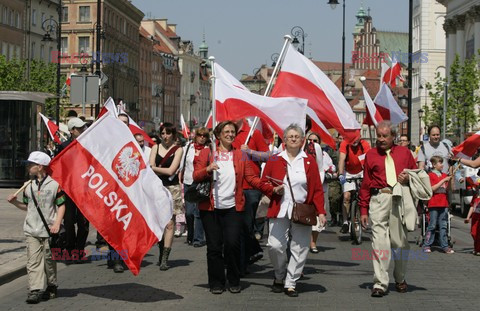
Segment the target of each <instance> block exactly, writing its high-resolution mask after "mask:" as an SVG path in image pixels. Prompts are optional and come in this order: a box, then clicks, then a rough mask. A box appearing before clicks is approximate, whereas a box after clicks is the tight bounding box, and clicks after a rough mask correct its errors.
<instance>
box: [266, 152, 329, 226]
mask: <svg viewBox="0 0 480 311" xmlns="http://www.w3.org/2000/svg"><path fill="white" fill-rule="evenodd" d="M303 163H304V165H305V173H306V174H307V199H306V200H305V202H299V203H305V204H313V205H315V208H316V209H317V214H324V215H325V214H326V212H325V208H324V198H323V187H322V182H321V181H320V173H319V172H318V165H317V162H316V161H315V158H313V157H312V156H311V155H307V158H304V161H303ZM286 169H287V161H286V160H285V159H284V158H282V157H274V158H272V159H270V160H269V161H268V162H267V165H266V166H265V169H264V171H263V175H262V181H268V179H267V176H269V177H272V178H275V179H278V180H283V179H284V178H285V175H286ZM285 191H290V189H289V188H288V185H287V186H286V187H285ZM265 194H266V195H267V196H269V197H270V199H271V201H270V206H269V207H268V212H267V217H268V218H276V217H277V215H278V213H279V212H280V201H281V199H282V196H280V195H277V194H273V192H272V193H271V194H269V193H265Z"/></svg>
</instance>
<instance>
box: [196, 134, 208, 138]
mask: <svg viewBox="0 0 480 311" xmlns="http://www.w3.org/2000/svg"><path fill="white" fill-rule="evenodd" d="M197 136H201V137H205V138H207V137H208V134H197Z"/></svg>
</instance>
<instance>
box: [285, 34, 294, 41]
mask: <svg viewBox="0 0 480 311" xmlns="http://www.w3.org/2000/svg"><path fill="white" fill-rule="evenodd" d="M283 38H284V39H285V40H288V41H292V36H290V35H285V36H283Z"/></svg>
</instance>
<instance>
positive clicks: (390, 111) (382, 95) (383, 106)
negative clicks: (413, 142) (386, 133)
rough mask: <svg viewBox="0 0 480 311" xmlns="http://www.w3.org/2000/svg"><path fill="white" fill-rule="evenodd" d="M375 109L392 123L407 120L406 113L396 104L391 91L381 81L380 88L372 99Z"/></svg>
mask: <svg viewBox="0 0 480 311" xmlns="http://www.w3.org/2000/svg"><path fill="white" fill-rule="evenodd" d="M373 102H374V103H375V107H376V109H377V111H378V112H379V113H380V115H381V116H382V118H383V120H390V122H392V124H393V125H398V124H400V123H402V122H405V121H407V120H408V117H407V115H406V114H405V113H404V112H403V110H402V109H401V108H400V106H399V105H398V103H397V101H396V100H395V98H394V97H393V94H392V91H391V90H390V88H389V87H388V85H387V84H385V83H382V86H381V87H380V90H379V91H378V93H377V96H375V99H374V100H373Z"/></svg>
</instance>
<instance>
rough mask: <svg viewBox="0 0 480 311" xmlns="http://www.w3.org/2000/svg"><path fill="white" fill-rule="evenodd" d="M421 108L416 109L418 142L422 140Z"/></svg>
mask: <svg viewBox="0 0 480 311" xmlns="http://www.w3.org/2000/svg"><path fill="white" fill-rule="evenodd" d="M423 112H424V111H423V109H422V108H420V109H418V137H419V140H418V141H419V143H420V142H421V141H422V117H423Z"/></svg>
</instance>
